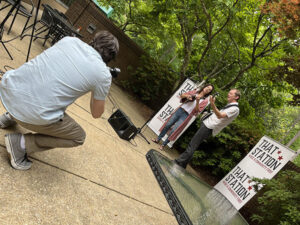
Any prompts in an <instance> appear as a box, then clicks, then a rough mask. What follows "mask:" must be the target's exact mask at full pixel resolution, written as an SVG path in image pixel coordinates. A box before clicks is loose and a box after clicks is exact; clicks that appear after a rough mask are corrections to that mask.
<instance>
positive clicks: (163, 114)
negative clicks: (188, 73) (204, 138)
mask: <svg viewBox="0 0 300 225" xmlns="http://www.w3.org/2000/svg"><path fill="white" fill-rule="evenodd" d="M195 88H196V84H195V83H194V82H193V81H191V80H190V79H186V80H185V82H184V83H183V84H182V85H181V86H180V88H178V90H177V91H176V92H175V93H174V94H173V96H172V97H171V98H170V99H169V101H168V102H167V103H166V104H165V105H164V106H163V107H162V108H161V109H160V110H159V111H158V113H156V115H155V116H154V117H153V118H152V119H151V120H150V122H149V123H148V124H147V125H148V127H150V128H151V130H153V132H154V133H156V134H157V135H159V134H160V131H159V129H160V128H161V127H162V126H163V124H164V123H165V121H166V120H167V119H168V118H169V117H170V115H171V114H172V113H173V112H174V110H176V109H177V108H178V107H179V106H180V105H181V103H180V95H181V94H182V93H185V92H188V91H191V90H193V89H195ZM195 119H196V117H193V118H192V119H191V120H190V121H189V123H188V125H187V126H186V127H185V129H184V130H183V131H182V132H181V133H180V134H179V135H178V137H177V139H178V138H179V137H180V136H181V134H183V133H184V131H185V130H186V129H187V128H188V127H189V125H190V124H191V123H192V122H193V121H194V120H195ZM166 136H167V135H166ZM165 138H166V137H165ZM165 138H163V139H162V140H165ZM177 139H176V140H177ZM176 140H175V141H176ZM175 141H170V142H169V144H168V146H169V147H172V146H173V144H174V142H175Z"/></svg>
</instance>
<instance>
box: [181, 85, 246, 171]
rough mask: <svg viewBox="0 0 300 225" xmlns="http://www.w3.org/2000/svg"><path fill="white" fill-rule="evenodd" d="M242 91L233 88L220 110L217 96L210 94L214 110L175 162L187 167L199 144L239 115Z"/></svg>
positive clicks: (205, 118)
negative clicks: (217, 104)
mask: <svg viewBox="0 0 300 225" xmlns="http://www.w3.org/2000/svg"><path fill="white" fill-rule="evenodd" d="M240 96H241V93H240V91H239V90H237V89H232V90H230V91H229V93H228V95H227V101H228V104H227V105H226V106H225V107H224V108H222V109H221V110H219V109H218V108H217V107H216V105H215V98H213V97H212V96H210V104H211V108H212V110H213V113H212V114H209V115H207V116H204V118H203V121H202V123H201V126H200V128H199V130H198V131H197V132H196V134H195V135H194V136H193V138H192V140H191V141H190V143H189V145H188V147H187V149H186V150H185V151H184V152H183V153H182V154H181V155H180V156H179V158H178V159H175V163H176V164H177V165H179V166H181V167H183V168H186V167H187V164H188V163H189V162H190V161H191V159H192V158H193V154H194V152H195V150H196V149H197V148H198V146H199V145H200V144H201V143H202V142H203V141H204V140H205V139H207V138H208V137H210V136H211V135H213V136H216V135H217V134H218V133H219V132H220V131H221V130H222V129H223V128H224V127H226V126H228V125H229V124H230V123H231V122H232V121H233V120H234V119H235V118H236V117H237V116H238V115H239V112H240V110H239V107H238V100H239V99H240Z"/></svg>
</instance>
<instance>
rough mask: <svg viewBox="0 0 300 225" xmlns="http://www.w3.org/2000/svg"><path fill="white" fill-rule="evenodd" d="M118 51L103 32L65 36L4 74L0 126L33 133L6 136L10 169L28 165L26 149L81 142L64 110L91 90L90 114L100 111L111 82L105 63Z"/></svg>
mask: <svg viewBox="0 0 300 225" xmlns="http://www.w3.org/2000/svg"><path fill="white" fill-rule="evenodd" d="M118 51H119V43H118V40H117V39H116V38H115V37H114V36H113V35H112V34H111V33H109V32H108V31H100V32H99V33H97V34H96V35H95V37H94V39H93V41H92V42H91V43H90V44H86V43H85V42H83V41H81V40H80V39H78V38H75V37H65V38H63V39H62V40H60V41H59V42H57V43H56V44H55V45H54V46H52V47H51V48H48V49H47V50H45V51H44V52H42V53H41V54H40V55H38V56H36V57H35V58H34V59H32V60H30V61H29V62H27V63H25V64H23V65H22V66H21V67H19V68H18V69H15V70H10V71H8V72H6V73H5V74H4V76H3V78H2V81H1V84H0V94H1V101H2V104H3V106H4V107H5V109H6V110H7V112H6V113H5V114H3V115H1V116H0V127H1V128H6V127H9V126H11V125H13V124H15V123H18V124H19V125H21V126H22V127H24V128H26V129H28V130H31V131H33V132H35V133H34V134H32V133H28V134H20V133H16V134H7V135H5V145H6V150H7V153H8V156H9V158H10V163H11V165H12V167H13V168H15V169H18V170H27V169H29V168H30V167H31V164H32V162H31V161H30V160H28V158H27V153H28V154H30V153H32V152H36V151H44V150H49V149H52V148H58V147H62V148H66V147H75V146H78V145H82V144H83V143H84V140H85V136H86V134H85V131H84V130H83V129H82V127H81V126H80V125H79V124H78V123H77V122H75V120H73V119H72V118H71V117H70V116H69V115H68V114H66V113H65V111H66V109H67V107H68V106H69V105H70V104H72V103H73V102H74V101H75V100H76V99H77V98H79V97H80V96H82V95H84V94H86V93H87V92H91V99H90V110H91V114H92V116H93V118H99V117H100V116H101V115H102V113H103V112H104V105H105V97H106V95H107V93H108V91H109V88H110V85H111V74H110V71H109V68H108V67H107V66H106V64H107V63H108V62H110V61H111V60H113V59H114V58H115V57H116V55H117V53H118Z"/></svg>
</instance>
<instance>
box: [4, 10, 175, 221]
mask: <svg viewBox="0 0 300 225" xmlns="http://www.w3.org/2000/svg"><path fill="white" fill-rule="evenodd" d="M5 12H6V11H1V12H0V21H2V19H3V18H4V16H5ZM22 19H23V18H22V17H21V16H19V17H17V19H16V22H15V25H14V27H13V30H12V32H11V34H10V35H9V36H7V35H6V33H5V35H4V38H3V39H4V40H9V39H11V38H13V37H15V36H16V35H18V34H20V31H21V29H22V27H23V25H24V21H23V20H22ZM10 21H11V19H10V20H9V21H8V22H7V23H6V24H5V28H6V30H7V29H8V26H9V24H10ZM28 45H29V38H28V37H27V38H24V39H23V40H22V41H21V40H20V39H19V38H18V39H16V40H13V41H11V42H9V43H7V44H6V47H7V48H8V49H9V51H10V52H11V54H12V56H13V57H14V60H13V61H12V60H10V59H9V57H8V55H7V54H6V52H5V50H4V48H3V47H2V46H0V69H1V70H5V69H4V66H5V65H8V66H10V67H13V68H17V67H19V66H20V65H22V64H23V63H24V62H25V60H26V55H27V50H28ZM46 47H49V43H47V45H46ZM43 50H44V48H43V47H42V40H37V41H36V42H33V44H32V49H31V55H30V58H32V57H34V56H36V55H37V54H39V53H40V52H42V51H43ZM6 68H7V69H9V67H6ZM33 85H34V84H33ZM110 96H111V99H112V100H113V101H115V102H114V104H113V103H112V102H111V101H110V100H109V99H107V104H106V110H105V113H104V114H103V116H102V118H101V119H96V120H95V119H93V118H92V116H91V114H90V113H89V98H90V94H87V95H85V96H82V97H81V98H80V99H78V100H77V101H76V102H75V103H74V104H72V105H71V106H70V107H69V108H68V109H67V113H68V114H69V115H70V116H71V117H73V118H74V119H75V120H76V121H77V122H78V123H79V124H80V125H81V126H82V127H83V128H84V129H85V131H86V133H87V138H86V141H85V143H84V145H83V146H80V147H77V148H71V149H66V148H65V149H53V150H50V151H46V152H40V153H35V154H32V155H31V156H30V159H31V160H32V161H33V166H32V168H31V169H30V170H28V171H18V170H15V169H13V168H12V167H11V166H10V163H9V161H8V157H7V154H6V149H5V144H4V134H5V133H8V132H23V133H25V132H27V131H26V130H25V129H23V128H22V127H20V126H16V127H13V128H10V129H6V130H0V181H1V182H0V224H1V225H13V224H22V225H24V224H104V225H109V224H114V225H115V224H117V225H119V224H126V225H127V224H128V225H132V224H138V225H143V224H145V225H148V224H149V225H150V224H153V225H171V224H177V222H176V219H175V217H174V216H173V213H172V211H171V209H170V207H169V205H168V203H167V201H166V200H165V197H164V195H163V193H162V191H161V189H160V187H159V185H158V184H157V181H156V179H155V177H154V176H153V174H152V171H151V169H150V167H149V165H148V162H147V160H146V158H145V154H146V153H147V151H148V150H149V149H151V148H157V145H154V144H152V143H151V145H148V144H147V143H146V142H145V140H144V139H142V138H141V136H139V135H138V136H137V137H136V138H135V139H133V140H131V142H128V141H125V140H122V139H120V138H119V137H118V136H117V134H116V133H115V131H114V130H113V128H112V127H111V126H110V124H109V123H108V121H107V119H108V118H109V116H110V115H111V114H112V112H113V111H114V110H116V107H117V108H120V109H121V110H123V111H124V112H125V113H126V114H127V115H128V116H129V117H130V118H131V119H132V122H133V123H134V124H135V125H136V126H137V127H140V126H142V125H143V124H144V123H145V121H146V120H147V118H149V116H150V115H151V113H149V112H150V110H149V109H147V107H146V106H144V105H142V104H141V103H139V102H138V101H136V100H135V99H134V98H133V97H131V96H130V95H128V94H127V93H125V92H124V91H123V90H121V89H120V88H119V87H117V86H116V85H114V84H113V85H112V88H111V91H110ZM4 112H5V109H4V107H3V106H2V105H0V113H4ZM143 134H144V135H145V136H147V138H148V140H149V141H150V139H151V137H154V134H153V133H152V131H151V130H150V129H149V128H147V129H146V130H145V131H144V132H143ZM165 154H168V156H169V157H171V158H172V157H174V156H175V155H176V153H171V154H169V153H165Z"/></svg>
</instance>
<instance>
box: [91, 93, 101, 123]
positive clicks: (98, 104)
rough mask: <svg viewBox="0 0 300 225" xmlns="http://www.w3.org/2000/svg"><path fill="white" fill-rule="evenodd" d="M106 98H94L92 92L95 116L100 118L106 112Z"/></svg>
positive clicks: (92, 110)
mask: <svg viewBox="0 0 300 225" xmlns="http://www.w3.org/2000/svg"><path fill="white" fill-rule="evenodd" d="M104 105H105V100H96V99H94V93H93V92H92V94H91V100H90V108H91V113H92V116H93V118H95V119H96V118H99V117H101V115H102V114H103V112H104Z"/></svg>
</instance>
